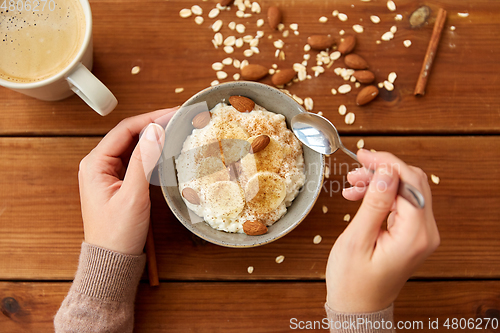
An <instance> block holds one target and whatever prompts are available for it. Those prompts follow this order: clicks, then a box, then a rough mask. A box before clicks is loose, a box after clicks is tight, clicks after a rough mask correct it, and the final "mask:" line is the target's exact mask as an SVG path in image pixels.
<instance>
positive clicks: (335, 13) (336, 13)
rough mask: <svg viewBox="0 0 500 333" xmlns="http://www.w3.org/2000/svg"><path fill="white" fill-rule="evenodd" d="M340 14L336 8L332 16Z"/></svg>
mask: <svg viewBox="0 0 500 333" xmlns="http://www.w3.org/2000/svg"><path fill="white" fill-rule="evenodd" d="M338 15H339V11H338V10H336V9H335V10H334V11H333V12H332V16H333V17H336V16H338Z"/></svg>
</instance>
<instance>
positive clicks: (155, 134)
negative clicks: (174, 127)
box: [146, 123, 163, 142]
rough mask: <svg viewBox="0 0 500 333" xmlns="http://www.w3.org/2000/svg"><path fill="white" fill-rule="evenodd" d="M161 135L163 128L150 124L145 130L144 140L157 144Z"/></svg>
mask: <svg viewBox="0 0 500 333" xmlns="http://www.w3.org/2000/svg"><path fill="white" fill-rule="evenodd" d="M162 135H163V127H161V126H160V125H158V124H155V123H151V124H149V125H148V127H147V128H146V140H148V141H152V142H158V141H159V140H160V138H161V137H162Z"/></svg>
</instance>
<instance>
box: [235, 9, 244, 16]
mask: <svg viewBox="0 0 500 333" xmlns="http://www.w3.org/2000/svg"><path fill="white" fill-rule="evenodd" d="M236 16H237V17H239V18H243V17H244V16H245V12H244V11H242V10H238V11H237V12H236Z"/></svg>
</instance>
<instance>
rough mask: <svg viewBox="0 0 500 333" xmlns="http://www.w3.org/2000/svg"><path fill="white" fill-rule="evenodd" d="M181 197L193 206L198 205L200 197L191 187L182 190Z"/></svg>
mask: <svg viewBox="0 0 500 333" xmlns="http://www.w3.org/2000/svg"><path fill="white" fill-rule="evenodd" d="M182 196H183V197H184V199H186V200H187V201H189V202H190V203H192V204H193V205H199V204H200V197H199V196H198V193H196V191H195V190H193V189H192V188H191V187H186V188H185V189H183V190H182Z"/></svg>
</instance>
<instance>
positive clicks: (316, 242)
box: [313, 235, 323, 245]
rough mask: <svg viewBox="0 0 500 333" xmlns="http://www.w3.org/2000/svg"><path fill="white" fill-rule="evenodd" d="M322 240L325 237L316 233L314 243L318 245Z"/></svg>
mask: <svg viewBox="0 0 500 333" xmlns="http://www.w3.org/2000/svg"><path fill="white" fill-rule="evenodd" d="M322 240H323V237H321V236H320V235H316V236H314V239H313V243H314V244H316V245H318V244H319V243H321V241H322Z"/></svg>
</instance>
